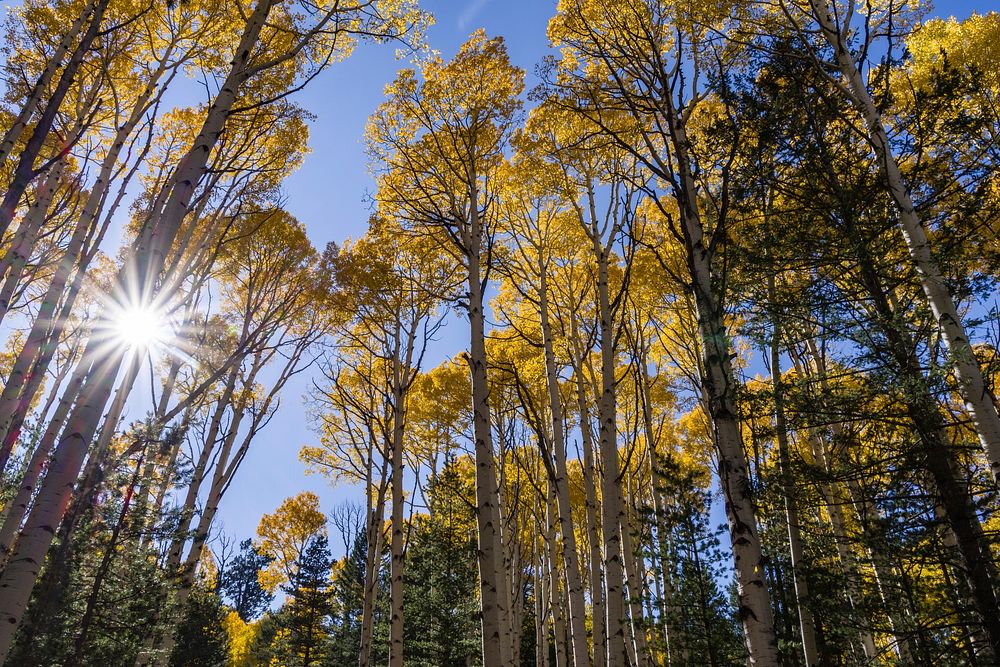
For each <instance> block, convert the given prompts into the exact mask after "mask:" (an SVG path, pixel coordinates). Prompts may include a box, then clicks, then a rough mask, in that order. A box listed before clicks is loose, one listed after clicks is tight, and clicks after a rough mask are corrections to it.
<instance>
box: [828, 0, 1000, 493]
mask: <svg viewBox="0 0 1000 667" xmlns="http://www.w3.org/2000/svg"><path fill="white" fill-rule="evenodd" d="M809 5H810V8H811V10H812V14H813V17H814V18H815V19H816V21H817V23H818V24H819V26H820V29H821V32H822V34H823V37H824V38H825V39H826V41H827V43H828V44H829V45H830V47H831V48H832V49H833V51H834V57H835V64H836V66H837V67H838V68H839V70H840V73H841V75H842V76H843V77H844V81H845V82H846V86H847V92H848V93H849V95H850V98H851V99H850V101H851V102H853V103H854V104H855V106H856V107H857V108H858V109H859V110H860V111H861V114H862V116H863V117H864V120H865V124H866V125H867V128H868V138H869V141H870V142H871V145H872V148H873V149H874V151H875V155H876V157H877V158H878V161H879V165H880V167H881V169H882V174H883V176H884V177H885V181H886V187H887V189H888V191H889V194H890V195H891V196H892V199H893V201H894V202H895V204H896V208H897V211H898V213H899V218H898V222H899V231H900V233H901V234H902V236H903V242H904V243H905V245H906V249H907V252H908V253H909V255H910V260H911V261H912V262H913V268H914V269H915V271H916V274H917V277H918V278H919V280H920V286H921V287H922V288H923V291H924V297H925V298H926V301H927V305H928V307H929V308H930V309H931V312H932V313H933V314H934V320H935V322H936V323H937V326H938V330H939V331H940V334H941V339H942V341H944V344H945V345H946V346H947V348H948V352H949V354H950V356H951V361H952V363H953V365H954V369H955V375H956V377H957V378H958V391H959V393H960V394H961V396H962V398H963V399H964V400H965V403H966V406H967V407H968V410H969V413H970V414H971V415H972V419H973V422H974V423H975V427H976V433H977V434H978V436H979V441H980V444H981V445H982V447H983V451H984V452H985V454H986V458H987V461H988V463H989V467H990V471H991V472H992V473H993V480H994V482H996V481H997V480H1000V414H998V413H997V406H996V402H995V400H994V398H993V396H992V394H991V393H990V391H989V389H988V387H987V385H986V382H985V381H984V380H983V372H982V369H981V368H980V367H979V362H978V361H977V360H976V355H975V352H974V350H973V348H972V344H971V342H970V341H969V336H968V334H967V333H966V331H965V326H964V324H963V323H962V317H961V315H960V314H959V312H958V307H957V306H956V304H955V300H954V298H953V297H952V294H951V292H950V291H949V289H948V286H947V284H946V283H945V280H944V276H943V275H942V274H941V270H940V268H939V267H938V264H937V261H936V260H935V259H934V256H933V253H932V252H931V246H930V242H929V241H928V239H927V232H926V231H925V230H924V228H923V225H922V224H921V220H920V216H919V215H918V214H917V212H916V207H915V206H914V203H913V198H912V197H911V196H910V191H909V189H908V188H907V186H906V183H905V182H904V180H903V176H902V174H901V173H900V170H899V164H898V161H897V160H896V156H895V154H894V153H893V150H892V146H891V145H890V143H889V136H888V133H887V132H886V128H885V123H884V122H883V119H882V114H881V113H880V112H879V110H878V107H877V106H876V105H875V101H874V99H873V98H872V96H871V93H870V92H869V90H868V86H867V85H866V83H865V81H864V79H863V78H862V76H861V72H860V71H859V69H858V67H857V64H856V63H855V61H854V57H853V56H852V55H851V53H850V51H849V50H848V48H847V44H846V35H845V34H844V33H843V29H844V28H846V27H847V26H841V25H839V24H838V21H837V19H835V18H834V17H833V16H832V14H831V10H830V8H829V6H828V5H827V4H825V3H824V4H822V5H821V4H820V3H819V1H818V0H810V3H809Z"/></svg>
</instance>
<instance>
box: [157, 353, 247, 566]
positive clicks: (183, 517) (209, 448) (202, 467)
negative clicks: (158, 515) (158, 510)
mask: <svg viewBox="0 0 1000 667" xmlns="http://www.w3.org/2000/svg"><path fill="white" fill-rule="evenodd" d="M238 377H239V366H235V367H233V370H232V371H230V373H229V377H228V378H227V379H226V384H225V387H224V388H223V390H222V394H221V395H220V396H219V400H218V402H217V403H216V404H215V410H214V411H213V412H212V419H211V421H210V422H209V426H208V432H207V433H206V434H205V441H204V443H203V444H202V449H201V453H200V454H199V455H198V461H197V462H196V463H195V466H194V471H193V472H192V474H191V482H190V483H189V484H188V488H187V492H186V493H185V495H184V502H183V503H182V504H181V512H180V516H179V517H178V521H177V529H176V531H175V532H174V535H173V538H172V539H171V542H170V548H169V549H168V550H167V559H166V562H165V564H164V567H165V568H166V570H167V572H174V571H176V569H177V568H178V567H179V566H180V564H181V555H182V552H183V550H184V545H185V544H186V543H187V535H188V530H189V527H190V525H191V520H192V519H193V518H194V512H195V505H196V504H197V502H198V493H199V491H200V490H201V485H202V482H203V481H204V479H205V474H206V472H207V470H208V464H209V462H210V461H211V458H212V454H213V452H214V451H215V446H216V443H217V441H218V438H219V432H220V431H221V429H222V419H223V417H224V416H225V413H226V410H227V409H228V408H229V406H230V404H231V403H232V398H233V393H234V392H235V391H236V380H237V378H238Z"/></svg>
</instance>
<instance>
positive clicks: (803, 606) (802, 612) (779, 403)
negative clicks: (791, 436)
mask: <svg viewBox="0 0 1000 667" xmlns="http://www.w3.org/2000/svg"><path fill="white" fill-rule="evenodd" d="M774 282H775V281H774V275H773V274H771V275H768V277H767V289H768V297H769V299H770V301H771V303H775V298H776V297H775V285H774ZM771 319H772V322H771V326H772V327H773V330H772V332H771V345H770V348H771V350H770V352H771V388H772V390H773V393H774V397H773V400H774V438H775V440H776V441H777V445H778V474H779V475H780V476H781V487H782V489H781V495H782V496H783V497H784V502H785V523H786V524H787V525H788V552H789V558H790V560H791V564H792V586H793V589H794V591H795V607H796V611H797V612H798V617H799V636H800V637H801V639H802V654H803V658H804V660H805V665H806V667H814V665H819V651H818V649H817V646H816V625H815V621H814V619H813V613H812V609H810V608H809V605H810V603H811V601H810V598H809V584H808V582H807V581H806V576H805V572H804V571H803V570H802V560H803V554H802V532H801V529H800V526H799V508H798V506H797V503H796V502H795V480H794V477H793V475H792V467H791V466H792V460H791V454H790V452H789V447H788V425H787V424H786V422H785V405H784V402H785V397H784V387H783V384H782V381H781V351H780V350H781V348H780V345H781V325H780V323H779V321H778V315H777V313H774V314H773V316H772V318H771Z"/></svg>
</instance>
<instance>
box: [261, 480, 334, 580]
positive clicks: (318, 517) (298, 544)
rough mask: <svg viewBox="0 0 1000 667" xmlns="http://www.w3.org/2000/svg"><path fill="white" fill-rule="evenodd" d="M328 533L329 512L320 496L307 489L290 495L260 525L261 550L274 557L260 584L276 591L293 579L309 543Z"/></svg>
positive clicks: (265, 516)
mask: <svg viewBox="0 0 1000 667" xmlns="http://www.w3.org/2000/svg"><path fill="white" fill-rule="evenodd" d="M325 533H326V515H325V514H323V512H322V511H320V509H319V497H318V496H316V494H315V493H312V492H309V491H303V492H302V493H300V494H298V495H297V496H293V497H291V498H286V499H285V500H284V501H283V502H282V503H281V505H280V506H278V509H276V510H275V511H274V512H273V513H272V514H265V515H264V516H262V517H261V519H260V524H259V525H258V526H257V538H258V539H257V541H256V543H255V546H256V548H257V551H258V552H260V553H261V554H263V555H267V556H270V557H271V558H273V559H274V560H273V561H272V562H271V563H270V564H269V565H268V566H267V568H265V569H264V570H263V571H261V572H260V573H259V575H258V579H259V580H260V585H261V586H262V587H263V588H264V589H265V590H267V591H269V592H273V591H274V590H275V589H276V588H277V587H278V586H279V585H281V584H283V583H285V582H286V581H288V580H289V578H290V577H291V575H292V574H293V573H294V572H295V570H296V568H297V567H298V561H299V559H300V558H301V556H302V554H303V553H304V552H305V549H306V547H307V546H308V545H309V542H310V541H311V540H312V539H313V538H314V537H316V536H318V535H322V534H325Z"/></svg>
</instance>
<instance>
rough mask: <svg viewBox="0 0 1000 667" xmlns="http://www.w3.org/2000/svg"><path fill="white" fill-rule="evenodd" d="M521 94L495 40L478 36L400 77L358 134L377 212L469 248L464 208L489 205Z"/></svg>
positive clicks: (519, 80) (520, 80)
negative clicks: (362, 135)
mask: <svg viewBox="0 0 1000 667" xmlns="http://www.w3.org/2000/svg"><path fill="white" fill-rule="evenodd" d="M523 87H524V73H523V72H522V71H521V70H520V69H519V68H517V67H514V66H513V65H511V64H510V61H509V59H508V58H507V51H506V47H505V46H504V43H503V40H502V39H501V38H494V39H487V37H486V35H485V34H484V33H483V32H482V31H479V32H476V33H474V34H473V36H472V37H471V38H470V39H469V41H468V42H466V43H465V44H464V45H463V46H462V47H461V49H460V50H459V53H458V54H457V55H456V56H455V58H454V59H452V60H451V61H449V62H444V61H443V60H442V59H441V58H440V57H437V56H435V57H432V58H429V59H427V60H425V61H423V62H422V63H421V65H420V69H419V75H418V72H415V71H413V70H403V71H401V72H400V73H399V75H398V76H397V78H396V80H395V81H394V82H393V83H392V84H390V85H389V86H388V87H387V88H386V101H385V102H384V103H383V104H382V105H380V106H379V108H378V109H377V110H376V112H375V114H373V116H372V117H371V118H370V119H369V122H368V128H367V130H366V140H367V144H368V148H369V152H370V154H371V156H372V158H373V160H374V163H375V165H374V166H375V168H376V169H379V170H380V171H381V173H380V174H379V176H378V179H377V180H378V188H379V190H378V204H379V211H380V212H381V213H382V214H383V215H384V216H385V217H387V218H397V219H399V220H400V221H401V223H403V224H404V226H406V227H412V228H415V229H419V230H425V231H426V230H432V233H433V234H434V235H435V238H436V240H437V241H438V242H439V243H441V244H442V245H445V246H464V245H465V244H466V243H469V242H471V241H472V239H471V238H469V230H468V226H469V225H471V222H470V218H471V217H472V209H473V207H475V208H476V209H477V210H485V209H487V208H488V206H489V203H490V201H491V197H490V194H491V189H492V187H493V186H492V180H493V175H494V173H495V170H496V169H497V168H498V165H499V164H500V163H502V161H503V148H504V145H505V143H506V139H507V136H508V135H509V133H510V131H511V125H512V123H513V122H514V120H515V116H516V114H517V112H518V111H519V110H520V108H521V101H520V98H519V95H520V94H521V91H522V90H523ZM463 238H464V241H463ZM477 242H478V241H477Z"/></svg>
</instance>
